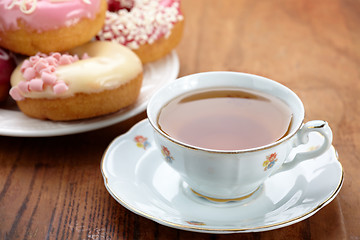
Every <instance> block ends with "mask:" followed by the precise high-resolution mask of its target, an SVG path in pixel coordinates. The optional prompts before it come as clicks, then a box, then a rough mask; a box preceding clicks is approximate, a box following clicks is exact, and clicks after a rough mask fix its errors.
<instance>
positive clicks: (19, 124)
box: [0, 51, 180, 137]
mask: <svg viewBox="0 0 360 240" xmlns="http://www.w3.org/2000/svg"><path fill="white" fill-rule="evenodd" d="M179 66H180V64H179V58H178V56H177V54H176V52H175V51H172V52H171V53H170V54H168V55H166V56H165V57H164V58H162V59H160V60H158V61H155V62H151V63H148V64H145V65H144V71H143V72H144V74H143V83H142V86H141V90H140V94H139V97H138V99H137V101H136V102H135V104H133V105H132V106H130V107H127V108H125V109H122V110H120V111H118V112H115V113H112V114H108V115H104V116H100V117H95V118H90V119H84V120H76V121H48V120H40V119H35V118H30V117H28V116H26V115H25V114H23V113H22V112H21V111H20V110H19V109H18V108H17V106H16V103H15V101H13V100H12V99H11V98H10V97H9V99H8V101H7V102H6V103H4V104H1V105H0V135H3V136H13V137H50V136H60V135H67V134H74V133H81V132H86V131H90V130H95V129H99V128H103V127H107V126H110V125H113V124H116V123H119V122H121V121H124V120H126V119H128V118H131V117H133V116H135V115H136V114H138V113H141V112H142V111H144V110H145V109H146V106H147V103H148V101H149V99H150V97H151V96H152V95H153V94H154V92H155V91H156V90H158V89H159V88H160V87H162V86H163V85H164V84H165V83H168V82H169V81H173V80H175V79H176V78H177V76H178V73H179Z"/></svg>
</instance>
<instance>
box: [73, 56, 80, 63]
mask: <svg viewBox="0 0 360 240" xmlns="http://www.w3.org/2000/svg"><path fill="white" fill-rule="evenodd" d="M76 61H79V56H78V55H77V54H75V55H74V57H73V58H72V62H76Z"/></svg>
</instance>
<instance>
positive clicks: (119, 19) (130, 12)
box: [97, 0, 184, 63]
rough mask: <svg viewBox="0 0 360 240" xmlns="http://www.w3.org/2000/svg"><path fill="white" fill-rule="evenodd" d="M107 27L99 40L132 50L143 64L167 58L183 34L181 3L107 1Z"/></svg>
mask: <svg viewBox="0 0 360 240" xmlns="http://www.w3.org/2000/svg"><path fill="white" fill-rule="evenodd" d="M108 3H109V11H107V12H106V18H105V24H104V26H103V28H102V29H101V31H100V32H99V33H98V35H97V39H98V40H102V41H105V40H106V41H114V42H117V43H120V44H122V45H125V46H127V47H129V48H130V49H132V50H133V51H134V52H135V53H136V54H137V55H138V56H139V57H140V59H141V60H142V62H143V63H146V62H151V61H155V60H157V59H159V58H162V57H163V56H165V55H166V54H168V53H169V52H170V51H171V50H172V49H173V48H175V47H176V45H177V44H178V43H179V41H180V39H181V35H182V31H183V20H184V17H183V14H182V13H181V10H180V0H108Z"/></svg>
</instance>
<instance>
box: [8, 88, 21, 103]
mask: <svg viewBox="0 0 360 240" xmlns="http://www.w3.org/2000/svg"><path fill="white" fill-rule="evenodd" d="M9 94H10V96H11V97H12V98H13V99H14V100H15V101H21V100H24V97H23V96H22V95H21V92H20V90H19V89H18V88H17V87H12V88H11V89H10V92H9Z"/></svg>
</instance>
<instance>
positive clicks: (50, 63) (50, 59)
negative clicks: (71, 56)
mask: <svg viewBox="0 0 360 240" xmlns="http://www.w3.org/2000/svg"><path fill="white" fill-rule="evenodd" d="M46 61H47V62H48V63H49V65H54V66H56V65H57V62H58V60H57V59H56V58H54V57H53V56H49V57H47V58H46Z"/></svg>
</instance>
